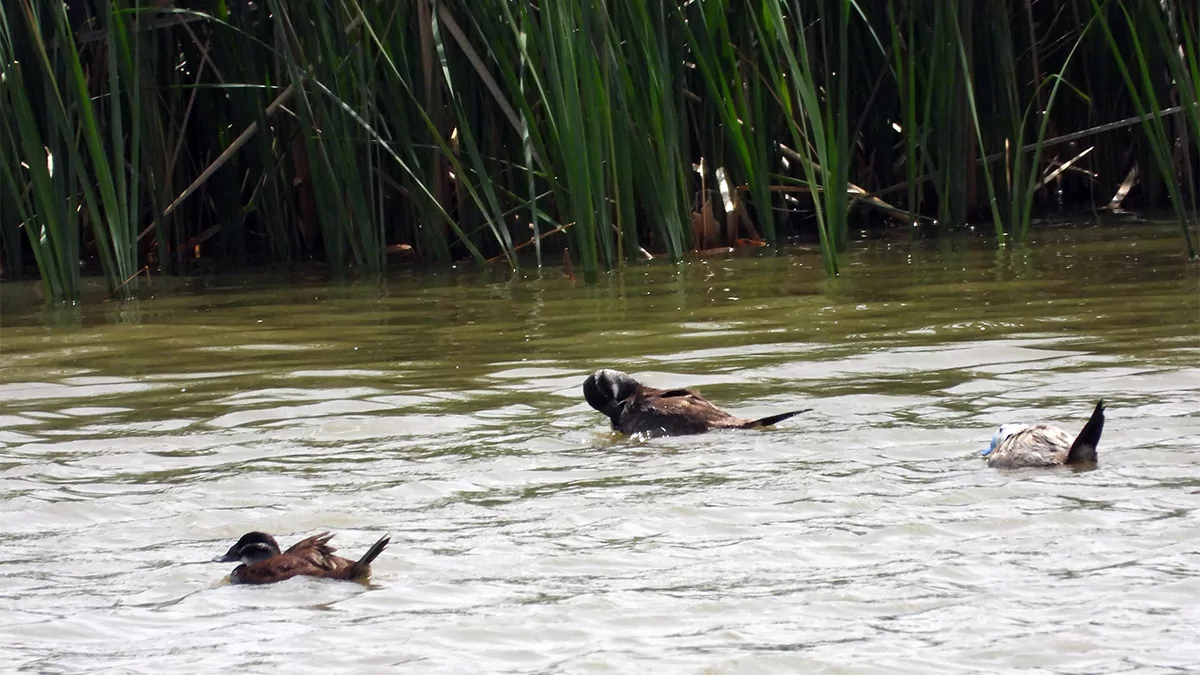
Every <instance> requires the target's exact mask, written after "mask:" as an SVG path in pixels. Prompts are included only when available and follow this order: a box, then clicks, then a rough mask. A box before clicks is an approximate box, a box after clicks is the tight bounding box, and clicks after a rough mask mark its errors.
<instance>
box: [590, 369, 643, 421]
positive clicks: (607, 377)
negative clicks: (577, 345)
mask: <svg viewBox="0 0 1200 675" xmlns="http://www.w3.org/2000/svg"><path fill="white" fill-rule="evenodd" d="M641 386H642V385H640V384H638V382H637V380H635V379H633V378H632V377H630V376H628V375H626V374H625V373H622V372H621V371H619V370H610V369H608V368H605V369H603V370H597V371H596V372H594V373H592V374H591V375H588V378H587V379H586V380H584V381H583V397H584V398H585V399H587V402H588V405H590V406H592V407H593V408H595V409H596V410H599V411H600V412H602V413H604V414H605V415H608V416H609V417H614V416H615V415H616V414H617V412H618V410H617V406H618V404H620V402H621V401H624V400H625V399H627V398H629V397H630V396H632V395H633V393H634V392H636V391H637V390H638V388H639V387H641Z"/></svg>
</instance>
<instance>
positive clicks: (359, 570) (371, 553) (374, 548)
mask: <svg viewBox="0 0 1200 675" xmlns="http://www.w3.org/2000/svg"><path fill="white" fill-rule="evenodd" d="M391 540H392V538H391V535H388V536H385V537H383V538H382V539H380V540H379V541H377V542H375V543H374V544H372V545H371V548H369V549H367V552H366V553H364V554H363V556H362V557H361V558H359V559H358V561H357V562H355V563H354V564H353V565H351V566H350V567H347V568H346V578H348V579H361V578H363V577H365V576H367V575H369V574H370V573H371V561H372V560H374V559H376V558H378V557H379V554H380V553H383V549H385V548H387V545H388V542H390V541H391Z"/></svg>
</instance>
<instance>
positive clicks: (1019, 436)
mask: <svg viewBox="0 0 1200 675" xmlns="http://www.w3.org/2000/svg"><path fill="white" fill-rule="evenodd" d="M1103 431H1104V401H1100V402H1098V403H1097V404H1096V407H1095V409H1094V410H1093V411H1092V416H1091V418H1090V419H1088V422H1087V424H1085V425H1084V427H1083V430H1082V431H1080V432H1079V435H1078V436H1076V437H1075V438H1074V439H1072V437H1071V436H1070V434H1068V433H1067V432H1065V431H1063V430H1062V429H1059V428H1058V427H1052V426H1050V425H1048V424H1035V425H1033V426H1029V427H1025V428H1023V429H1020V430H1019V431H1016V432H1015V433H1013V434H1011V435H1009V436H1007V437H1006V438H1003V439H1002V440H1000V441H999V442H998V443H997V444H996V446H995V449H994V450H993V451H992V452H991V453H990V454H989V455H988V466H990V467H994V468H998V469H1015V468H1021V467H1039V466H1062V465H1072V466H1094V465H1096V464H1097V463H1098V462H1097V457H1096V448H1097V446H1098V445H1099V444H1100V434H1101V432H1103Z"/></svg>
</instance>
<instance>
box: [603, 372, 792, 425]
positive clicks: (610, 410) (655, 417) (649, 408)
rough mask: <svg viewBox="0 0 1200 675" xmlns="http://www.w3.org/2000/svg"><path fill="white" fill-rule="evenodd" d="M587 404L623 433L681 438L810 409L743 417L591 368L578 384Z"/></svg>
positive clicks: (682, 392)
mask: <svg viewBox="0 0 1200 675" xmlns="http://www.w3.org/2000/svg"><path fill="white" fill-rule="evenodd" d="M583 397H584V398H585V399H587V402H588V405H590V406H592V407H593V408H595V409H596V410H598V411H600V412H602V413H604V414H605V415H607V416H608V419H609V420H610V421H612V428H613V429H614V430H615V431H618V432H620V433H623V434H626V435H634V434H641V435H644V436H650V437H653V436H684V435H688V434H701V433H704V432H706V431H711V430H712V429H758V428H761V427H769V426H771V425H774V424H776V423H779V422H782V421H784V420H786V419H788V418H790V417H794V416H796V415H799V414H800V413H804V412H808V411H809V410H811V408H805V409H803V410H793V411H791V412H785V413H780V414H778V415H771V416H769V417H763V418H761V419H756V420H748V419H744V418H741V417H736V416H734V415H730V414H729V413H727V412H725V411H724V410H721V409H720V408H718V407H717V406H715V405H713V404H712V403H709V401H708V399H706V398H704V397H703V396H701V395H700V393H699V392H697V391H695V390H693V389H655V388H653V387H647V386H646V385H644V384H642V383H640V382H638V381H637V380H635V379H633V378H632V377H631V376H629V375H628V374H626V373H623V372H621V371H619V370H612V369H609V368H604V369H602V370H597V371H596V372H594V373H592V374H591V375H589V376H588V377H587V379H586V380H584V382H583Z"/></svg>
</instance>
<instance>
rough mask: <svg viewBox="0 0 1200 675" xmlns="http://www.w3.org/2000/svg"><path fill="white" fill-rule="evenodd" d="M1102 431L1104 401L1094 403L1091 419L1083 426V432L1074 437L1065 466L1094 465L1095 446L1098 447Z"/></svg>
mask: <svg viewBox="0 0 1200 675" xmlns="http://www.w3.org/2000/svg"><path fill="white" fill-rule="evenodd" d="M1102 431H1104V399H1100V401H1099V402H1097V403H1096V409H1095V410H1093V411H1092V418H1091V419H1089V420H1088V422H1087V424H1085V425H1083V431H1081V432H1079V435H1078V436H1076V437H1075V442H1074V443H1072V444H1071V451H1070V452H1068V453H1067V461H1066V462H1065V463H1066V464H1095V463H1096V446H1098V445H1100V433H1101V432H1102Z"/></svg>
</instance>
